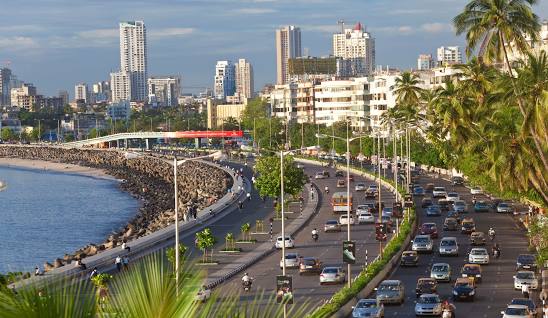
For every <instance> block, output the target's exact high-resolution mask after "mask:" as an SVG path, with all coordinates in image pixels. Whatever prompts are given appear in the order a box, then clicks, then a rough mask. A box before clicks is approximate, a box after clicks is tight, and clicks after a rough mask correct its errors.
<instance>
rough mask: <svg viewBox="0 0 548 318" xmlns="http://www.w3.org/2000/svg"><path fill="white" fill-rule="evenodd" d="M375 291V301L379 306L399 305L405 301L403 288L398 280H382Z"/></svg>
mask: <svg viewBox="0 0 548 318" xmlns="http://www.w3.org/2000/svg"><path fill="white" fill-rule="evenodd" d="M375 290H376V291H377V297H376V298H377V301H378V302H379V303H381V304H386V303H397V304H401V303H403V302H404V300H405V288H404V286H403V283H402V282H401V281H399V280H392V279H391V280H383V281H382V282H381V283H380V284H379V287H377V288H375Z"/></svg>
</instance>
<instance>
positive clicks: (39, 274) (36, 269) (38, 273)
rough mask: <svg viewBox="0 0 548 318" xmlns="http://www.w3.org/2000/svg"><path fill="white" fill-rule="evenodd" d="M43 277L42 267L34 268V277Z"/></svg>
mask: <svg viewBox="0 0 548 318" xmlns="http://www.w3.org/2000/svg"><path fill="white" fill-rule="evenodd" d="M41 275H42V271H41V270H40V267H38V265H36V267H34V276H41Z"/></svg>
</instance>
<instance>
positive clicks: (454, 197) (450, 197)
mask: <svg viewBox="0 0 548 318" xmlns="http://www.w3.org/2000/svg"><path fill="white" fill-rule="evenodd" d="M446 199H447V201H449V202H451V203H454V202H455V201H457V200H460V196H459V194H458V193H457V192H449V193H447V197H446Z"/></svg>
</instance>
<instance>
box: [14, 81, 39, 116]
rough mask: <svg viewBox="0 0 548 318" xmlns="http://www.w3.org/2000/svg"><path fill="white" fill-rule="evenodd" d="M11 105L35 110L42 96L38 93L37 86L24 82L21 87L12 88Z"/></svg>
mask: <svg viewBox="0 0 548 318" xmlns="http://www.w3.org/2000/svg"><path fill="white" fill-rule="evenodd" d="M10 93H11V105H12V106H17V107H20V108H24V109H26V110H33V108H36V107H37V100H38V99H39V98H40V96H37V94H36V87H35V86H34V85H32V84H27V83H25V84H23V85H22V86H21V87H17V88H12V89H11V92H10Z"/></svg>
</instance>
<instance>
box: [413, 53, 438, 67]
mask: <svg viewBox="0 0 548 318" xmlns="http://www.w3.org/2000/svg"><path fill="white" fill-rule="evenodd" d="M433 67H434V60H433V59H432V54H420V55H419V58H418V59H417V69H418V70H419V71H424V70H429V69H431V68H433Z"/></svg>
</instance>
